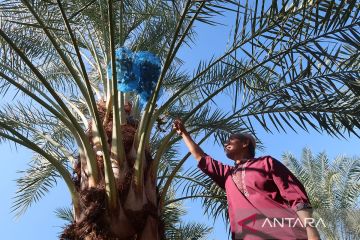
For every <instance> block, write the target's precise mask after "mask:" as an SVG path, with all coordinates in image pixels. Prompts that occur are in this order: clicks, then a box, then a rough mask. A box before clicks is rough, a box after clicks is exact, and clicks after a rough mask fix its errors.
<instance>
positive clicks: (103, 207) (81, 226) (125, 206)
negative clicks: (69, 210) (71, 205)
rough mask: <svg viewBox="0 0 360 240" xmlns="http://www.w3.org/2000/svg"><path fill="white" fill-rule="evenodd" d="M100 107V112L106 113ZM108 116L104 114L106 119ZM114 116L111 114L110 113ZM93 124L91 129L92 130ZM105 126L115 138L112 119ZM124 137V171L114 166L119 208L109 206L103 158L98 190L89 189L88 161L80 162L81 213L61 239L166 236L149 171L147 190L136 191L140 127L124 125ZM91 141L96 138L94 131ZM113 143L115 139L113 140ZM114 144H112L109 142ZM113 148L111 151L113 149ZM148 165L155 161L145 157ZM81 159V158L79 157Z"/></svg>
mask: <svg viewBox="0 0 360 240" xmlns="http://www.w3.org/2000/svg"><path fill="white" fill-rule="evenodd" d="M102 106H104V104H99V111H100V113H105V109H101V108H104V107H102ZM104 116H105V114H101V117H104ZM110 116H111V114H110ZM91 124H92V123H91V122H90V124H89V129H91ZM104 124H105V130H106V133H107V135H108V139H111V136H112V118H111V117H110V118H109V119H108V122H107V123H104ZM121 130H122V134H123V141H124V147H125V152H126V154H127V160H126V161H125V162H126V163H125V164H124V166H123V167H122V168H120V167H119V166H116V164H113V167H114V168H116V174H115V176H116V181H117V182H116V183H117V184H116V185H117V190H118V194H119V200H118V208H117V209H116V210H110V209H109V207H108V206H107V201H106V194H105V186H104V185H105V183H104V167H103V157H102V156H97V162H98V164H97V165H98V169H99V176H100V183H99V185H98V186H97V187H96V188H94V187H92V188H89V185H88V179H87V174H86V167H87V166H86V159H79V161H78V166H77V167H76V168H75V172H76V175H77V177H76V178H75V179H74V182H75V184H76V186H77V190H78V194H79V196H80V198H79V199H80V208H81V209H80V210H79V211H77V212H78V214H77V215H76V216H75V222H73V223H72V224H71V225H69V226H67V228H66V229H65V230H64V232H63V233H62V235H61V237H60V238H61V239H69V240H70V239H71V240H73V239H74V240H75V239H84V240H98V239H99V240H100V239H101V240H105V239H119V240H145V239H146V240H159V239H161V238H162V237H161V236H163V232H162V229H161V226H162V224H161V223H160V209H159V194H158V191H157V187H156V180H155V179H154V177H150V174H149V173H148V172H149V171H150V169H149V168H146V169H145V171H144V183H143V188H142V189H143V191H142V192H141V193H139V192H136V189H135V185H134V177H135V174H134V160H133V156H132V152H133V150H134V149H132V146H133V140H134V136H135V132H136V126H133V125H130V124H126V125H123V126H122V129H121ZM88 134H89V138H90V139H92V134H91V130H90V131H89V133H88ZM110 141H111V140H110ZM109 145H111V142H109ZM109 149H110V148H109ZM145 155H146V156H145V162H146V166H149V165H150V163H151V161H152V158H151V155H150V154H149V153H148V152H147V153H146V154H145ZM79 158H80V157H79Z"/></svg>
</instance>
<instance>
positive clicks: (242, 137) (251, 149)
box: [229, 133, 256, 157]
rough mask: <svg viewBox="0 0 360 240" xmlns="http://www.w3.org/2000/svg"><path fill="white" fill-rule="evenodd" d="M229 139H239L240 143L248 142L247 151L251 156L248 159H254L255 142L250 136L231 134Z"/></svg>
mask: <svg viewBox="0 0 360 240" xmlns="http://www.w3.org/2000/svg"><path fill="white" fill-rule="evenodd" d="M229 139H239V140H241V141H242V140H248V141H249V145H248V150H249V153H250V155H251V156H250V157H255V148H256V141H255V138H254V137H253V136H252V135H251V134H247V133H236V134H231V135H230V137H229Z"/></svg>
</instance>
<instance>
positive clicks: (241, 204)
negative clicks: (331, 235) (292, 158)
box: [198, 156, 310, 240]
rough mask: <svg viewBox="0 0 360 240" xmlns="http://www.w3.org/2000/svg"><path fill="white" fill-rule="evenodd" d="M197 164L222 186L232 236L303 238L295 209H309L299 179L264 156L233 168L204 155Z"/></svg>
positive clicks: (243, 237)
mask: <svg viewBox="0 0 360 240" xmlns="http://www.w3.org/2000/svg"><path fill="white" fill-rule="evenodd" d="M198 167H199V168H200V169H201V170H202V171H203V172H204V173H205V174H207V175H208V176H209V177H210V178H211V179H213V180H214V181H215V182H216V183H217V184H218V185H219V186H220V187H221V188H223V189H225V191H226V195H227V202H228V208H229V209H228V211H229V217H230V228H231V232H232V238H233V239H251V240H253V239H306V238H307V237H306V229H305V228H304V227H303V226H302V224H301V222H300V220H299V219H298V218H297V214H296V211H297V210H300V209H303V208H310V202H309V198H308V197H307V195H306V192H305V189H304V187H303V185H302V184H301V183H300V181H299V180H298V179H297V178H296V177H295V176H294V175H293V174H292V173H291V172H290V171H289V170H288V169H287V168H286V167H285V166H284V165H283V164H282V163H281V162H279V161H277V160H276V159H274V158H272V157H270V156H265V157H259V158H255V159H250V160H248V161H246V162H245V163H242V164H239V165H237V166H235V167H232V166H229V165H225V164H222V163H220V162H218V161H216V160H214V159H213V158H211V157H210V156H204V157H203V158H201V160H200V161H199V164H198Z"/></svg>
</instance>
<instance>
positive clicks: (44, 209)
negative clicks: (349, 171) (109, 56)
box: [0, 18, 360, 240]
mask: <svg viewBox="0 0 360 240" xmlns="http://www.w3.org/2000/svg"><path fill="white" fill-rule="evenodd" d="M220 20H221V21H222V22H223V23H224V24H225V26H217V27H208V26H204V25H203V24H199V25H197V29H196V30H198V36H197V39H196V42H195V45H193V46H192V49H186V50H182V51H181V52H180V58H182V59H183V60H184V62H185V65H184V68H186V69H189V70H190V69H192V67H194V66H195V65H196V63H197V62H198V61H199V60H204V59H209V58H210V57H211V56H213V55H214V54H215V55H217V54H220V53H222V52H224V51H225V47H226V43H227V41H228V36H229V34H228V31H229V28H230V25H231V22H230V20H229V19H228V18H221V19H220ZM219 104H224V103H219ZM256 131H257V136H258V138H259V139H261V141H262V142H263V145H264V150H263V151H260V152H259V151H258V152H257V156H261V155H272V156H273V157H275V158H277V159H279V160H281V155H282V154H283V153H285V152H290V153H293V154H294V155H295V156H296V157H297V158H300V157H301V151H302V149H303V148H304V147H308V148H310V149H311V150H312V151H313V153H318V152H322V151H325V152H326V153H327V154H328V156H329V158H330V159H333V158H334V157H336V156H338V155H346V156H350V157H352V156H360V154H359V151H358V149H359V145H360V140H359V139H358V138H357V137H355V136H352V137H350V138H349V139H346V140H345V139H336V138H333V137H330V136H328V135H327V134H319V133H317V132H315V131H310V133H306V132H304V131H301V130H299V132H298V133H297V134H296V133H294V132H293V131H291V130H289V131H288V133H286V134H285V133H277V132H274V134H269V133H266V132H265V131H264V130H263V129H262V128H261V127H258V128H256ZM203 148H204V150H205V151H206V152H207V153H208V154H210V155H212V156H213V157H214V158H215V159H218V160H220V161H223V162H224V163H228V164H231V162H230V161H229V160H227V159H226V158H225V154H224V152H223V149H222V148H221V147H218V146H214V144H213V142H212V141H208V142H206V144H205V145H204V146H203ZM181 149H182V151H184V154H185V148H184V147H183V146H182V148H181ZM0 153H1V155H2V157H1V161H2V164H1V166H2V168H3V169H4V171H1V172H2V174H1V175H0V189H1V190H2V191H1V195H0V236H1V239H6V240H22V239H27V240H39V239H40V240H42V239H44V240H52V239H58V237H57V235H58V233H59V232H61V227H62V226H63V224H64V222H63V221H62V220H60V219H58V218H57V217H56V216H55V215H54V210H55V209H56V208H59V207H68V206H69V205H70V196H69V194H68V192H67V190H66V187H65V185H64V183H63V182H62V181H60V182H58V185H57V187H56V188H53V189H52V190H51V191H50V192H49V193H48V194H46V196H45V197H43V198H42V199H41V200H40V201H39V202H38V203H36V204H34V205H33V206H32V207H31V208H30V209H29V210H28V211H27V212H26V213H25V214H24V215H23V216H22V217H21V218H19V219H15V217H14V214H13V213H11V212H10V208H11V204H12V200H13V199H12V198H13V197H14V196H15V192H16V183H15V179H16V178H17V177H19V176H20V175H19V174H18V173H17V171H19V170H24V169H26V164H27V161H28V160H30V158H31V153H30V152H29V151H27V150H25V149H23V148H18V149H15V148H14V147H13V146H12V147H10V146H9V144H7V143H2V144H0ZM186 166H187V167H195V166H196V161H195V160H194V159H193V158H189V160H188V162H187V163H186ZM186 209H187V210H188V213H189V214H188V215H187V216H186V217H185V218H184V219H185V220H187V221H195V222H196V221H198V222H203V223H206V224H208V225H209V226H213V227H214V230H213V233H212V234H211V235H210V236H209V238H208V239H214V240H215V239H216V240H224V239H227V232H226V229H225V226H224V224H223V222H222V221H216V222H215V224H214V225H213V222H212V220H209V219H207V217H206V216H204V214H203V212H202V209H201V207H200V204H199V203H198V202H192V201H187V202H186Z"/></svg>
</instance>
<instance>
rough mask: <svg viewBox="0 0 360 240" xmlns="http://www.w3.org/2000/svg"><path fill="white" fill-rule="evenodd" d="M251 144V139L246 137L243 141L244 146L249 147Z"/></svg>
mask: <svg viewBox="0 0 360 240" xmlns="http://www.w3.org/2000/svg"><path fill="white" fill-rule="evenodd" d="M249 144H250V140H249V139H246V140H245V141H244V142H243V143H242V146H243V147H244V148H245V147H246V148H247V147H249Z"/></svg>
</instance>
